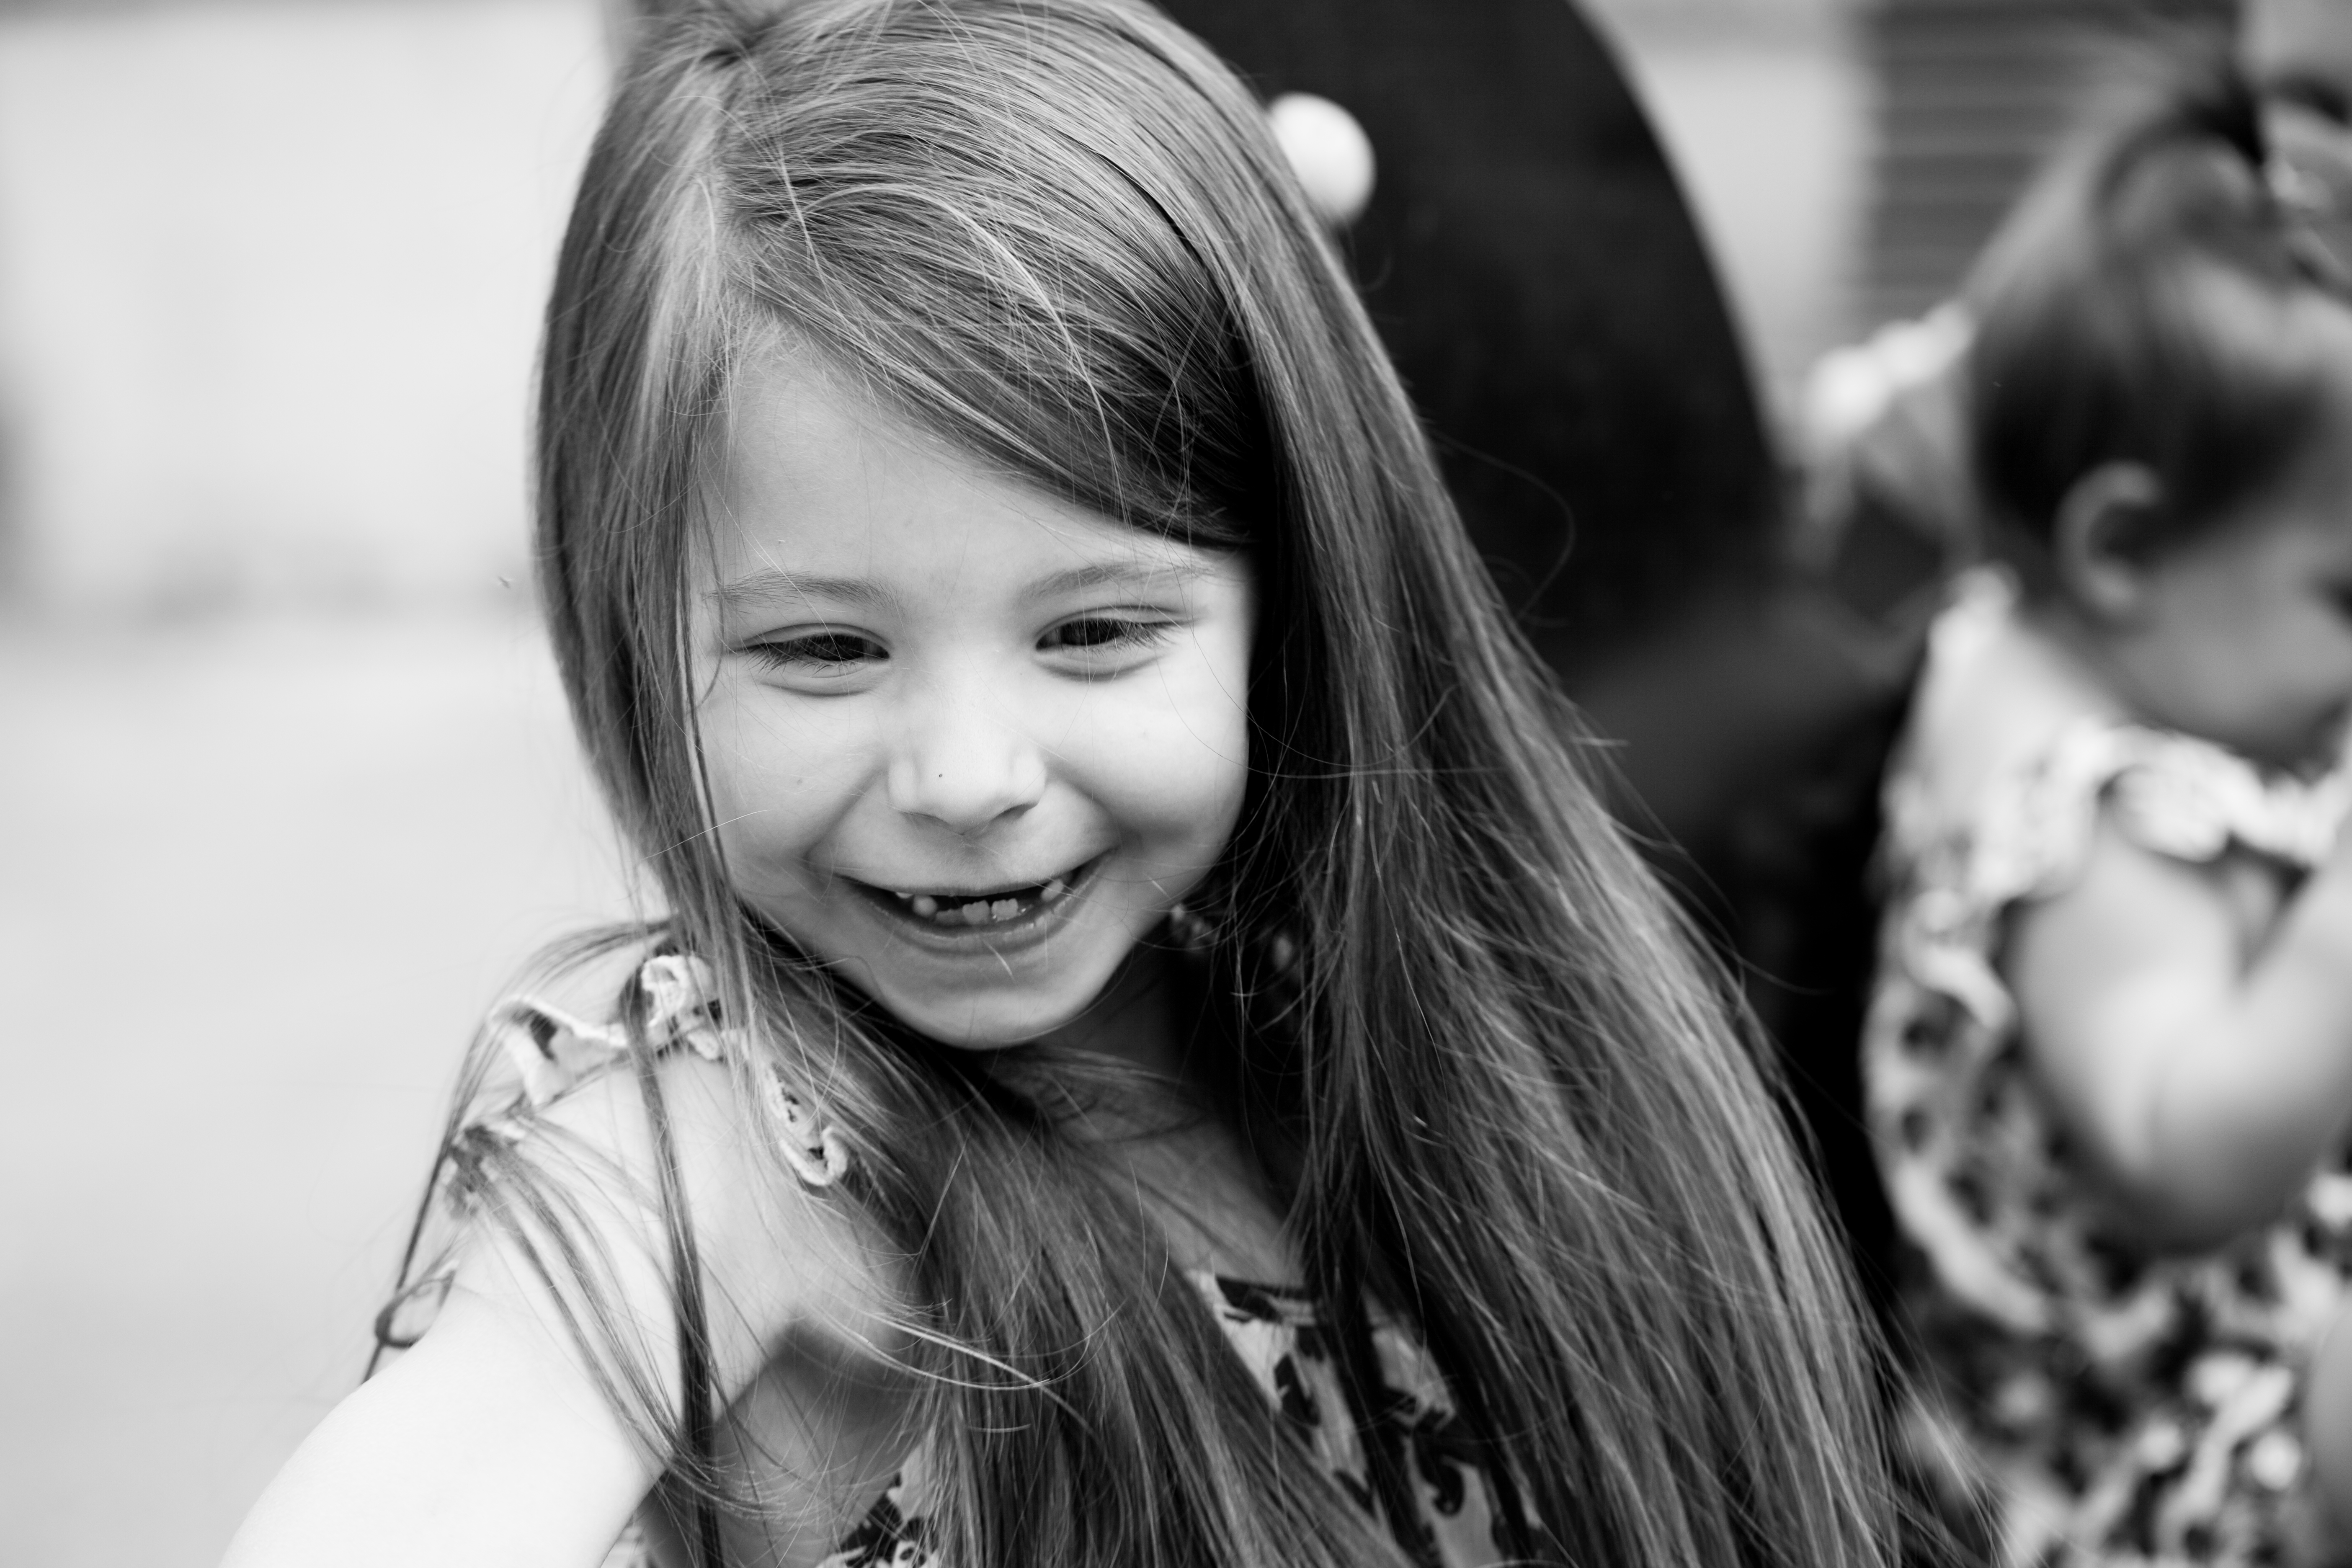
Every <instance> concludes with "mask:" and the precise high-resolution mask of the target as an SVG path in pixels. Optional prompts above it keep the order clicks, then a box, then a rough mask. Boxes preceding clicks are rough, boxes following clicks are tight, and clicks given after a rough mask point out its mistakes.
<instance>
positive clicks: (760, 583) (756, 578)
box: [709, 561, 1211, 616]
mask: <svg viewBox="0 0 2352 1568" xmlns="http://www.w3.org/2000/svg"><path fill="white" fill-rule="evenodd" d="M1210 570H1211V568H1209V567H1208V566H1206V565H1204V564H1199V563H1192V562H1187V561H1151V562H1131V561H1103V562H1095V563H1090V564H1088V565H1085V566H1073V567H1070V568H1068V569H1067V570H1066V571H1062V572H1055V573H1054V574H1051V575H1050V576H1046V577H1041V578H1039V579H1038V580H1037V581H1036V582H1034V583H1033V584H1030V585H1029V586H1028V587H1027V588H1026V589H1024V591H1023V595H1022V596H1023V597H1024V598H1028V599H1051V598H1055V597H1058V596H1059V595H1064V594H1080V593H1084V592H1086V591H1087V589H1089V588H1102V587H1121V588H1132V589H1137V590H1142V591H1149V590H1150V589H1154V588H1172V587H1178V586H1181V585H1182V584H1187V583H1190V582H1192V580H1193V579H1195V578H1198V577H1202V576H1205V575H1206V574H1208V573H1209V571H1210ZM894 598H895V595H892V594H891V593H890V591H889V590H888V589H887V588H884V587H882V586H881V585H879V584H875V583H871V582H868V581H867V580H866V579H865V578H863V577H822V576H812V575H809V574H805V573H801V572H787V571H785V570H784V569H783V568H782V567H781V566H762V567H761V568H760V569H759V570H758V571H756V572H747V573H745V574H743V575H742V576H740V577H738V578H737V579H736V580H735V581H733V582H732V583H722V584H719V586H718V587H716V588H713V589H712V590H711V591H710V593H709V599H710V602H711V604H712V605H714V606H715V607H716V608H717V609H718V610H719V614H720V615H722V616H729V615H734V614H737V613H740V612H744V611H749V610H753V609H761V608H766V607H769V606H772V605H775V604H776V603H778V602H779V601H782V602H784V603H800V602H803V601H806V600H813V599H825V600H830V601H831V602H833V603H834V604H836V605H857V606H858V607H860V608H863V609H884V608H887V607H888V606H889V605H891V604H892V603H893V602H894Z"/></svg>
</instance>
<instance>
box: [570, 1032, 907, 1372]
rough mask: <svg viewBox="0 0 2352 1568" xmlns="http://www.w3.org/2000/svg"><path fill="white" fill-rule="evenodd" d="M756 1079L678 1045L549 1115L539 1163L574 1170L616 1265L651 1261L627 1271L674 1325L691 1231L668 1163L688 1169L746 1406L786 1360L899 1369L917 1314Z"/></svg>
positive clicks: (621, 1271)
mask: <svg viewBox="0 0 2352 1568" xmlns="http://www.w3.org/2000/svg"><path fill="white" fill-rule="evenodd" d="M746 1076H747V1075H746V1073H745V1072H744V1071H743V1069H741V1068H738V1067H736V1066H734V1065H732V1064H730V1063H729V1062H726V1061H718V1060H709V1059H706V1058H702V1057H700V1056H698V1055H696V1054H695V1053H693V1052H690V1051H678V1052H672V1053H669V1054H667V1055H665V1056H663V1057H662V1058H660V1060H659V1061H658V1062H657V1063H656V1064H655V1065H654V1066H653V1068H652V1071H651V1073H650V1074H649V1075H640V1074H639V1073H637V1072H635V1071H633V1070H611V1071H605V1072H601V1073H598V1074H596V1075H595V1076H593V1078H590V1079H587V1080H585V1081H583V1082H582V1083H580V1084H579V1085H577V1086H576V1087H574V1088H572V1089H569V1090H567V1091H566V1092H565V1093H563V1094H562V1095H561V1096H560V1097H558V1098H556V1099H554V1100H551V1102H549V1103H548V1104H547V1105H545V1106H543V1107H541V1108H540V1109H539V1110H536V1111H535V1112H534V1113H533V1115H532V1118H531V1123H532V1124H531V1126H530V1131H529V1133H528V1134H527V1135H528V1136H530V1137H532V1138H536V1139H540V1140H542V1141H543V1142H544V1143H545V1145H546V1147H547V1149H548V1150H549V1151H550V1152H548V1153H547V1154H543V1155H541V1157H540V1158H539V1159H538V1160H537V1162H536V1163H538V1164H539V1166H540V1167H541V1169H542V1170H557V1169H560V1171H561V1172H562V1176H563V1177H564V1178H565V1184H566V1185H567V1186H569V1187H571V1188H572V1189H574V1191H573V1192H572V1194H567V1195H570V1196H573V1197H575V1198H576V1199H578V1200H579V1203H578V1208H579V1212H580V1213H581V1214H582V1215H583V1216H586V1217H587V1219H588V1221H589V1223H590V1224H591V1225H593V1226H594V1227H595V1228H596V1229H597V1230H599V1231H601V1232H603V1233H604V1234H603V1235H602V1236H601V1237H599V1239H600V1241H602V1242H603V1244H604V1246H606V1247H608V1248H609V1249H610V1250H611V1253H612V1256H614V1258H616V1259H617V1258H635V1259H639V1260H642V1261H641V1263H640V1265H639V1266H638V1267H637V1268H634V1269H631V1268H616V1270H615V1272H616V1274H618V1275H619V1276H620V1277H621V1278H622V1279H629V1278H630V1277H631V1276H634V1277H635V1279H634V1283H631V1284H629V1285H627V1286H626V1291H627V1294H628V1295H629V1296H630V1297H631V1298H632V1300H630V1302H629V1307H630V1313H629V1315H630V1316H631V1317H632V1318H633V1319H634V1320H635V1321H639V1322H646V1321H670V1320H671V1318H672V1312H673V1308H674V1292H675V1274H676V1270H677V1252H676V1246H677V1238H675V1237H673V1236H672V1235H671V1234H670V1232H669V1231H668V1230H667V1228H666V1224H665V1220H664V1217H663V1215H664V1210H663V1199H662V1196H661V1194H662V1184H663V1180H664V1169H663V1168H664V1165H665V1163H668V1164H670V1165H672V1167H673V1168H674V1170H675V1173H676V1185H675V1188H674V1189H673V1190H674V1191H675V1193H676V1194H677V1196H678V1197H679V1198H680V1199H682V1203H680V1204H679V1205H678V1210H679V1213H680V1214H681V1215H682V1217H683V1219H684V1222H685V1227H686V1230H687V1233H688V1236H690V1238H691V1241H692V1246H693V1250H694V1253H695V1254H696V1262H697V1264H698V1270H699V1273H700V1275H701V1283H702V1287H703V1297H704V1309H705V1311H706V1314H707V1316H708V1318H709V1331H710V1334H711V1340H712V1352H713V1364H714V1372H715V1373H716V1375H717V1377H718V1381H719V1387H720V1390H721V1392H722V1393H723V1394H727V1395H728V1396H730V1397H731V1396H732V1395H733V1394H736V1393H739V1392H740V1391H741V1390H742V1389H743V1388H745V1387H747V1386H748V1385H749V1384H750V1383H751V1380H752V1379H753V1378H754V1377H755V1376H756V1375H757V1374H758V1373H760V1372H761V1370H762V1369H763V1368H764V1367H766V1365H767V1364H768V1363H769V1362H770V1361H771V1360H772V1359H773V1358H775V1357H777V1356H779V1355H783V1356H792V1357H813V1358H815V1359H818V1360H822V1361H824V1362H827V1363H855V1362H859V1361H865V1360H872V1361H875V1362H877V1363H884V1362H887V1361H888V1360H889V1359H890V1352H891V1349H892V1347H893V1346H894V1345H895V1344H896V1342H897V1331H896V1330H895V1329H894V1328H893V1325H894V1324H895V1323H897V1322H898V1321H901V1319H902V1314H900V1313H899V1312H898V1310H896V1304H897V1302H898V1300H899V1299H900V1294H899V1289H898V1279H897V1278H896V1273H895V1270H894V1269H893V1268H892V1267H891V1265H890V1263H889V1260H888V1254H887V1249H886V1248H884V1247H881V1246H880V1245H878V1242H877V1236H876V1234H875V1232H874V1230H873V1227H872V1226H870V1225H869V1224H868V1223H867V1222H866V1220H865V1218H864V1216H863V1215H861V1214H860V1213H859V1212H858V1210H857V1208H856V1205H854V1204H853V1203H851V1202H849V1201H846V1200H845V1197H844V1196H843V1195H842V1194H839V1193H838V1192H837V1191H835V1190H833V1189H830V1188H812V1187H811V1186H809V1185H808V1184H806V1183H805V1182H804V1181H803V1179H802V1177H801V1175H800V1173H798V1172H797V1171H796V1170H795V1168H794V1166H793V1163H792V1162H791V1161H790V1159H789V1158H788V1157H787V1156H786V1155H785V1153H784V1152H782V1150H780V1149H779V1148H777V1147H776V1134H775V1131H774V1130H773V1118H772V1116H771V1115H769V1114H768V1113H767V1112H766V1110H764V1108H763V1107H762V1106H761V1105H760V1104H758V1103H756V1102H755V1101H754V1100H753V1098H752V1096H751V1094H750V1093H747V1091H746V1089H745V1085H744V1079H745V1077H746ZM648 1077H649V1078H650V1080H651V1081H650V1084H648V1082H647V1081H646V1079H647V1078H648ZM649 1089H650V1091H651V1092H650V1093H649V1092H648V1090H649ZM656 1099H657V1100H658V1105H656V1103H655V1100H656ZM657 1129H661V1130H657ZM664 1131H666V1134H667V1138H666V1141H667V1146H668V1147H667V1154H666V1153H665V1151H664V1149H663V1147H662V1145H663V1142H665V1138H664ZM559 1149H560V1151H561V1152H555V1151H557V1150H559ZM641 1295H652V1296H654V1297H655V1298H656V1300H651V1301H640V1300H635V1298H637V1297H639V1296H641Z"/></svg>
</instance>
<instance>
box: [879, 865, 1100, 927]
mask: <svg viewBox="0 0 2352 1568" xmlns="http://www.w3.org/2000/svg"><path fill="white" fill-rule="evenodd" d="M1107 858H1108V856H1107V855H1097V857H1095V858H1093V859H1092V860H1089V861H1087V862H1086V863H1085V864H1084V865H1082V866H1079V867H1077V868H1075V869H1073V870H1070V871H1067V872H1065V873H1063V874H1062V875H1060V876H1056V877H1049V878H1047V879H1045V881H1043V882H1031V883H1024V884H1019V885H1015V886H1011V887H1004V888H992V889H970V890H962V889H939V890H937V891H932V892H914V891H906V892H901V891H898V890H895V889H887V888H879V887H877V886H875V885H874V884H873V883H871V882H862V881H859V880H858V879H856V878H855V877H844V878H842V880H843V881H845V882H847V883H848V884H849V885H850V886H851V887H853V888H855V889H857V891H858V893H859V894H860V895H861V896H863V897H864V898H865V900H866V902H867V903H869V904H872V905H873V906H874V907H875V908H877V909H878V910H881V911H882V912H883V913H884V914H886V915H887V916H888V917H889V918H890V921H891V923H892V924H893V925H896V926H898V927H900V928H901V929H904V930H908V931H919V932H921V933H922V934H923V935H924V936H925V937H927V938H929V939H930V940H931V941H933V942H938V941H940V940H946V941H949V942H953V943H954V944H955V945H958V946H962V945H965V944H967V943H970V942H973V941H975V940H978V941H982V942H987V943H988V944H989V945H997V944H998V943H1001V942H1002V941H1003V939H1004V938H1007V937H1012V936H1016V935H1022V936H1025V935H1027V934H1028V933H1029V932H1031V931H1035V930H1037V929H1039V928H1040V927H1042V926H1044V925H1045V924H1046V923H1047V922H1048V921H1053V920H1055V919H1056V918H1057V916H1058V915H1059V914H1060V912H1061V911H1062V910H1064V909H1066V907H1067V906H1068V905H1070V904H1071V903H1073V902H1075V901H1076V896H1077V895H1078V894H1080V893H1081V892H1083V891H1084V890H1085V889H1086V888H1087V887H1088V886H1089V885H1091V883H1092V881H1093V879H1094V876H1095V873H1096V872H1097V870H1098V869H1099V868H1101V866H1102V863H1103V861H1104V860H1105V859H1107Z"/></svg>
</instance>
